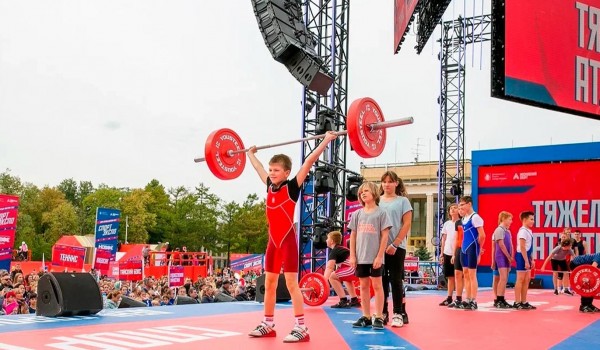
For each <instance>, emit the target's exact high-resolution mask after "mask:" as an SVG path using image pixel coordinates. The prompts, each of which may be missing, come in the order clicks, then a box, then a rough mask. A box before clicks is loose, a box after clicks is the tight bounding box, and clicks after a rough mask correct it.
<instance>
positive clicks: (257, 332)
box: [248, 322, 277, 338]
mask: <svg viewBox="0 0 600 350" xmlns="http://www.w3.org/2000/svg"><path fill="white" fill-rule="evenodd" d="M273 326H275V325H273ZM248 335H249V336H251V337H255V338H268V337H276V336H277V332H275V330H274V329H273V327H270V326H269V325H267V324H266V323H264V322H261V323H260V324H259V325H258V327H256V328H255V329H254V330H253V331H252V332H250V333H248Z"/></svg>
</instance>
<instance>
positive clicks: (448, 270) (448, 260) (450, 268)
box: [444, 254, 454, 278]
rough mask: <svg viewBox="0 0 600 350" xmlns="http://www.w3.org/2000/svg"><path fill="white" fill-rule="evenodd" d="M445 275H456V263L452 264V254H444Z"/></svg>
mask: <svg viewBox="0 0 600 350" xmlns="http://www.w3.org/2000/svg"><path fill="white" fill-rule="evenodd" d="M444 276H445V277H446V278H448V277H454V264H452V256H451V255H446V254H444Z"/></svg>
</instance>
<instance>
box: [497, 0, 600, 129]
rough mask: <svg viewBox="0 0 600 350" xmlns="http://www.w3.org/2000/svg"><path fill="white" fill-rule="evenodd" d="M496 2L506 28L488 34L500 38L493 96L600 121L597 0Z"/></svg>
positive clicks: (500, 0) (598, 10)
mask: <svg viewBox="0 0 600 350" xmlns="http://www.w3.org/2000/svg"><path fill="white" fill-rule="evenodd" d="M501 4H505V8H504V11H505V16H504V17H505V24H504V27H505V28H506V29H505V31H504V33H501V32H498V33H494V36H496V35H498V36H502V35H504V47H505V49H504V56H505V59H504V60H502V59H496V62H497V63H499V64H501V65H502V64H503V67H502V66H501V68H499V69H498V68H495V69H498V71H499V72H500V71H502V69H503V70H504V77H501V76H499V79H500V82H501V83H502V84H504V89H499V90H498V91H499V93H500V94H501V95H500V96H498V97H506V98H508V99H516V100H517V101H519V102H524V103H529V104H535V105H540V106H542V107H545V108H550V109H557V110H561V111H566V112H569V113H576V114H581V115H584V116H588V117H591V118H594V119H600V108H599V105H600V91H599V89H600V71H599V70H598V67H600V41H599V40H598V35H599V33H597V28H598V14H599V13H600V1H598V0H527V1H523V0H496V1H495V4H494V6H495V7H497V8H498V9H501V8H502V6H501ZM496 15H497V16H498V18H500V17H499V16H501V15H502V14H501V13H498V14H496ZM494 42H496V39H494ZM497 49H499V50H500V49H501V48H500V47H498V48H497ZM502 95H504V96H502Z"/></svg>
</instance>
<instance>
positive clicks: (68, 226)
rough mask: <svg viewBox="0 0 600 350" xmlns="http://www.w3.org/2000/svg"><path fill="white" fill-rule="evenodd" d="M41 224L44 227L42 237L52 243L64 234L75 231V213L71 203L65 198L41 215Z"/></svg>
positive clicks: (76, 223)
mask: <svg viewBox="0 0 600 350" xmlns="http://www.w3.org/2000/svg"><path fill="white" fill-rule="evenodd" d="M43 224H44V226H45V227H46V230H45V231H44V238H45V240H46V242H52V243H53V244H54V243H55V242H56V241H58V239H59V238H60V237H61V236H63V235H65V234H73V233H74V232H77V227H78V220H77V213H76V212H75V207H74V206H73V204H71V203H69V202H67V201H66V200H65V201H64V202H62V203H60V204H58V206H57V207H56V208H54V209H52V210H51V211H49V212H46V213H44V215H43Z"/></svg>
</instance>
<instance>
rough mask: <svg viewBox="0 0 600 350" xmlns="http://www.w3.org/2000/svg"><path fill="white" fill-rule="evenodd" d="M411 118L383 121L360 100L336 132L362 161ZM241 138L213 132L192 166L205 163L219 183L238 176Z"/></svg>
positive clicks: (372, 104) (243, 150) (243, 161)
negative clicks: (342, 136) (394, 129)
mask: <svg viewBox="0 0 600 350" xmlns="http://www.w3.org/2000/svg"><path fill="white" fill-rule="evenodd" d="M413 122H414V119H413V118H412V117H408V118H403V119H396V120H389V121H385V120H384V117H383V112H382V111H381V108H380V107H379V105H378V104H377V102H375V100H373V99H372V98H369V97H363V98H359V99H357V100H355V101H353V102H352V104H351V105H350V108H348V114H347V116H346V126H347V130H341V131H337V132H335V133H336V134H337V135H347V136H348V139H349V141H350V145H351V146H352V148H353V150H354V151H355V152H356V153H357V154H358V155H359V156H361V157H363V158H373V157H377V156H379V155H380V154H381V153H382V152H383V149H384V147H385V142H386V129H387V128H391V127H396V126H402V125H409V124H412V123H413ZM324 137H325V134H320V135H315V136H310V137H305V138H301V139H297V140H293V141H285V142H280V143H275V144H270V145H263V146H258V147H256V149H257V150H261V149H266V148H273V147H279V146H284V145H289V144H293V143H300V142H305V141H310V140H315V139H322V138H324ZM248 150H249V148H244V143H243V141H242V139H241V138H240V136H239V135H238V134H237V133H236V132H235V131H233V130H231V129H227V128H223V129H219V130H215V131H213V132H212V133H211V134H210V135H209V136H208V138H207V139H206V143H205V145H204V157H203V158H195V159H194V162H196V163H199V162H204V161H206V164H207V165H208V168H209V169H210V171H211V172H212V173H213V174H214V175H215V176H216V177H218V178H219V179H222V180H231V179H235V178H237V177H238V176H240V175H241V173H242V172H243V171H244V168H245V166H246V157H245V153H246V152H247V151H248Z"/></svg>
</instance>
